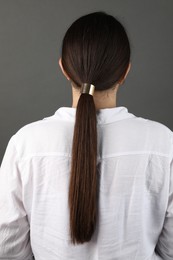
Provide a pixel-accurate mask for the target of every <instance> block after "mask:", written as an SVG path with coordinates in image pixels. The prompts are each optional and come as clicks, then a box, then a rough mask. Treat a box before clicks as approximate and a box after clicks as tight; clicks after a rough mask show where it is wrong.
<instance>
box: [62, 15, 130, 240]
mask: <svg viewBox="0 0 173 260" xmlns="http://www.w3.org/2000/svg"><path fill="white" fill-rule="evenodd" d="M129 62H130V44H129V40H128V37H127V34H126V32H125V29H124V27H123V26H122V24H121V23H120V22H119V21H118V20H117V19H116V18H115V17H113V16H111V15H108V14H106V13H105V12H94V13H90V14H87V15H84V16H82V17H80V18H78V19H77V20H76V21H75V22H73V23H72V25H71V26H70V27H69V28H68V30H67V32H66V34H65V36H64V38H63V42H62V65H63V68H64V70H65V71H66V73H67V74H68V76H69V77H70V79H71V81H72V82H73V86H74V87H75V88H77V89H78V90H80V88H81V85H82V83H90V84H93V85H94V86H95V90H98V91H104V90H106V89H110V88H112V86H114V85H115V84H116V83H118V81H120V80H121V79H122V78H123V76H124V75H125V73H126V71H127V68H128V65H129ZM98 190H99V189H98V172H97V117H96V108H95V104H94V99H93V96H92V95H89V94H85V93H82V94H81V95H80V98H79V101H78V104H77V108H76V119H75V126H74V135H73V144H72V161H71V176H70V183H69V197H68V203H69V209H70V237H71V240H72V243H73V244H75V243H77V244H82V243H84V242H88V241H90V240H91V237H92V235H93V233H94V231H95V228H96V221H97V216H98Z"/></svg>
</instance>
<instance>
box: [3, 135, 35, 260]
mask: <svg viewBox="0 0 173 260" xmlns="http://www.w3.org/2000/svg"><path fill="white" fill-rule="evenodd" d="M0 259H3V260H4V259H13V260H31V259H33V254H32V250H31V245H30V229H29V223H28V221H27V215H26V212H25V209H24V206H23V203H22V184H21V178H20V172H19V169H18V155H17V151H16V148H15V144H14V136H12V137H11V139H10V141H9V143H8V145H7V148H6V151H5V154H4V157H3V160H2V163H1V167H0Z"/></svg>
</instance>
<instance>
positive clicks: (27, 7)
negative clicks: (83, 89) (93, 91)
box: [0, 0, 173, 161]
mask: <svg viewBox="0 0 173 260" xmlns="http://www.w3.org/2000/svg"><path fill="white" fill-rule="evenodd" d="M94 11H106V12H108V13H109V14H112V15H114V16H116V17H117V18H118V19H119V20H120V21H121V22H122V23H123V25H124V26H125V28H126V30H127V32H128V35H129V38H130V42H131V47H132V59H131V60H132V69H131V72H130V74H129V76H128V78H127V79H126V82H125V84H124V85H123V86H122V87H121V88H120V90H119V92H118V96H117V106H126V107H127V108H128V110H129V112H131V113H134V114H135V115H137V116H141V117H144V118H148V119H151V120H154V121H158V122H160V123H163V124H165V125H166V126H167V127H169V128H170V129H171V130H173V115H172V111H173V109H172V108H173V102H172V97H173V84H172V83H173V80H172V74H173V73H172V68H173V51H172V50H173V1H172V0H155V1H154V0H152V1H151V0H145V1H142V0H114V1H113V0H108V1H105V0H97V1H96V0H95V1H94V0H92V1H91V0H90V1H89V0H88V1H82V0H72V1H70V0H69V1H67V0H63V1H61V0H60V1H58V0H0V123H1V127H0V161H1V160H2V157H3V155H4V152H5V149H6V146H7V143H8V141H9V139H10V137H11V136H12V135H13V134H15V133H16V132H17V131H18V130H19V129H20V128H21V127H22V126H24V125H26V124H29V123H30V122H33V121H37V120H40V119H42V118H44V117H47V116H51V115H52V114H54V113H55V111H56V110H57V109H58V108H59V107H61V106H68V107H71V105H72V101H71V99H72V97H71V86H70V84H69V82H68V81H67V80H66V79H65V78H64V76H63V75H62V73H61V71H60V68H59V65H58V59H59V57H60V50H61V42H62V38H63V36H64V34H65V32H66V30H67V28H68V27H69V26H70V25H71V23H72V22H73V21H74V20H75V19H77V18H78V17H80V16H81V15H84V14H87V13H89V12H94Z"/></svg>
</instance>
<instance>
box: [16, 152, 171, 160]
mask: <svg viewBox="0 0 173 260" xmlns="http://www.w3.org/2000/svg"><path fill="white" fill-rule="evenodd" d="M145 154H149V155H157V156H161V157H166V158H170V154H164V153H159V152H153V151H134V152H124V153H113V154H109V155H105V156H97V159H98V160H104V159H109V158H114V157H118V156H124V155H145ZM51 156H57V157H66V158H71V157H72V156H71V154H68V153H67V154H65V153H37V154H30V155H28V156H25V157H22V158H20V159H18V161H23V160H28V159H31V158H33V157H51Z"/></svg>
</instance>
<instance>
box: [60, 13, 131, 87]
mask: <svg viewBox="0 0 173 260" xmlns="http://www.w3.org/2000/svg"><path fill="white" fill-rule="evenodd" d="M61 62H62V66H63V69H64V71H65V72H66V75H68V77H69V79H70V80H71V82H72V83H73V86H75V87H76V88H80V87H81V84H82V83H91V84H93V85H95V90H96V91H97V90H98V91H103V90H107V89H110V88H111V87H112V86H115V85H116V84H117V83H119V82H121V81H122V79H123V78H124V76H125V75H126V72H127V70H128V68H129V63H130V44H129V40H128V37H127V34H126V32H125V29H124V27H123V26H122V25H121V23H120V22H119V21H118V20H117V19H115V18H114V17H113V16H111V15H108V14H106V13H105V12H94V13H91V14H87V15H84V16H82V17H80V18H78V19H77V20H76V21H74V22H73V23H72V25H71V26H70V27H69V28H68V30H67V32H66V34H65V36H64V39H63V43H62V60H61Z"/></svg>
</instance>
